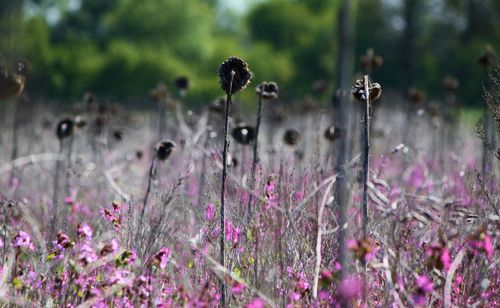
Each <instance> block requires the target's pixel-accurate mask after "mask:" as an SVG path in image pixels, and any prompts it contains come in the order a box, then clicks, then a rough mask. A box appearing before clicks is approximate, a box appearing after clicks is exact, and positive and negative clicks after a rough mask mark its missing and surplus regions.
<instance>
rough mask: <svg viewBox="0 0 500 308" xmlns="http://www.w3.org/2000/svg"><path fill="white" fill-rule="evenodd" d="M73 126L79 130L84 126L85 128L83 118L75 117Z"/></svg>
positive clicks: (85, 123) (85, 122)
mask: <svg viewBox="0 0 500 308" xmlns="http://www.w3.org/2000/svg"><path fill="white" fill-rule="evenodd" d="M75 126H76V127H77V128H79V129H82V128H84V127H85V126H87V121H86V120H85V119H84V118H82V117H81V116H76V117H75Z"/></svg>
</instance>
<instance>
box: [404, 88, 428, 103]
mask: <svg viewBox="0 0 500 308" xmlns="http://www.w3.org/2000/svg"><path fill="white" fill-rule="evenodd" d="M406 96H407V97H408V99H409V100H410V102H412V103H413V104H420V103H421V102H423V101H425V99H426V95H425V92H423V91H420V90H417V89H415V88H413V87H412V88H410V89H408V93H407V94H406Z"/></svg>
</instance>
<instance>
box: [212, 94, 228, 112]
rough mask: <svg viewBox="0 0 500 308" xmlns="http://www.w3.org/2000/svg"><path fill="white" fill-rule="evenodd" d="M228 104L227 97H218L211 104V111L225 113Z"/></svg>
mask: <svg viewBox="0 0 500 308" xmlns="http://www.w3.org/2000/svg"><path fill="white" fill-rule="evenodd" d="M225 105H226V98H225V97H218V98H216V99H215V100H214V101H213V102H212V103H211V104H210V106H209V109H210V111H212V112H215V113H223V112H224V108H225Z"/></svg>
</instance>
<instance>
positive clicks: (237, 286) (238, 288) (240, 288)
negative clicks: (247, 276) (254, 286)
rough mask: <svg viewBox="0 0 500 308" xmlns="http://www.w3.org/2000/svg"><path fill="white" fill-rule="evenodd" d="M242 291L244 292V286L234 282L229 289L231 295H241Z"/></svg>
mask: <svg viewBox="0 0 500 308" xmlns="http://www.w3.org/2000/svg"><path fill="white" fill-rule="evenodd" d="M243 290H245V286H244V285H243V284H241V283H239V282H236V283H235V284H234V285H233V287H232V288H231V293H233V294H234V295H240V294H241V293H243Z"/></svg>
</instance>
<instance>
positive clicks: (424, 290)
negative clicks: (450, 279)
mask: <svg viewBox="0 0 500 308" xmlns="http://www.w3.org/2000/svg"><path fill="white" fill-rule="evenodd" d="M417 286H418V288H417V292H416V293H415V294H414V295H413V301H414V302H415V305H417V306H424V305H425V303H426V299H425V296H426V295H427V294H429V293H431V292H432V290H433V289H434V288H433V285H432V281H430V280H429V278H427V276H425V275H422V276H419V277H418V278H417Z"/></svg>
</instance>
